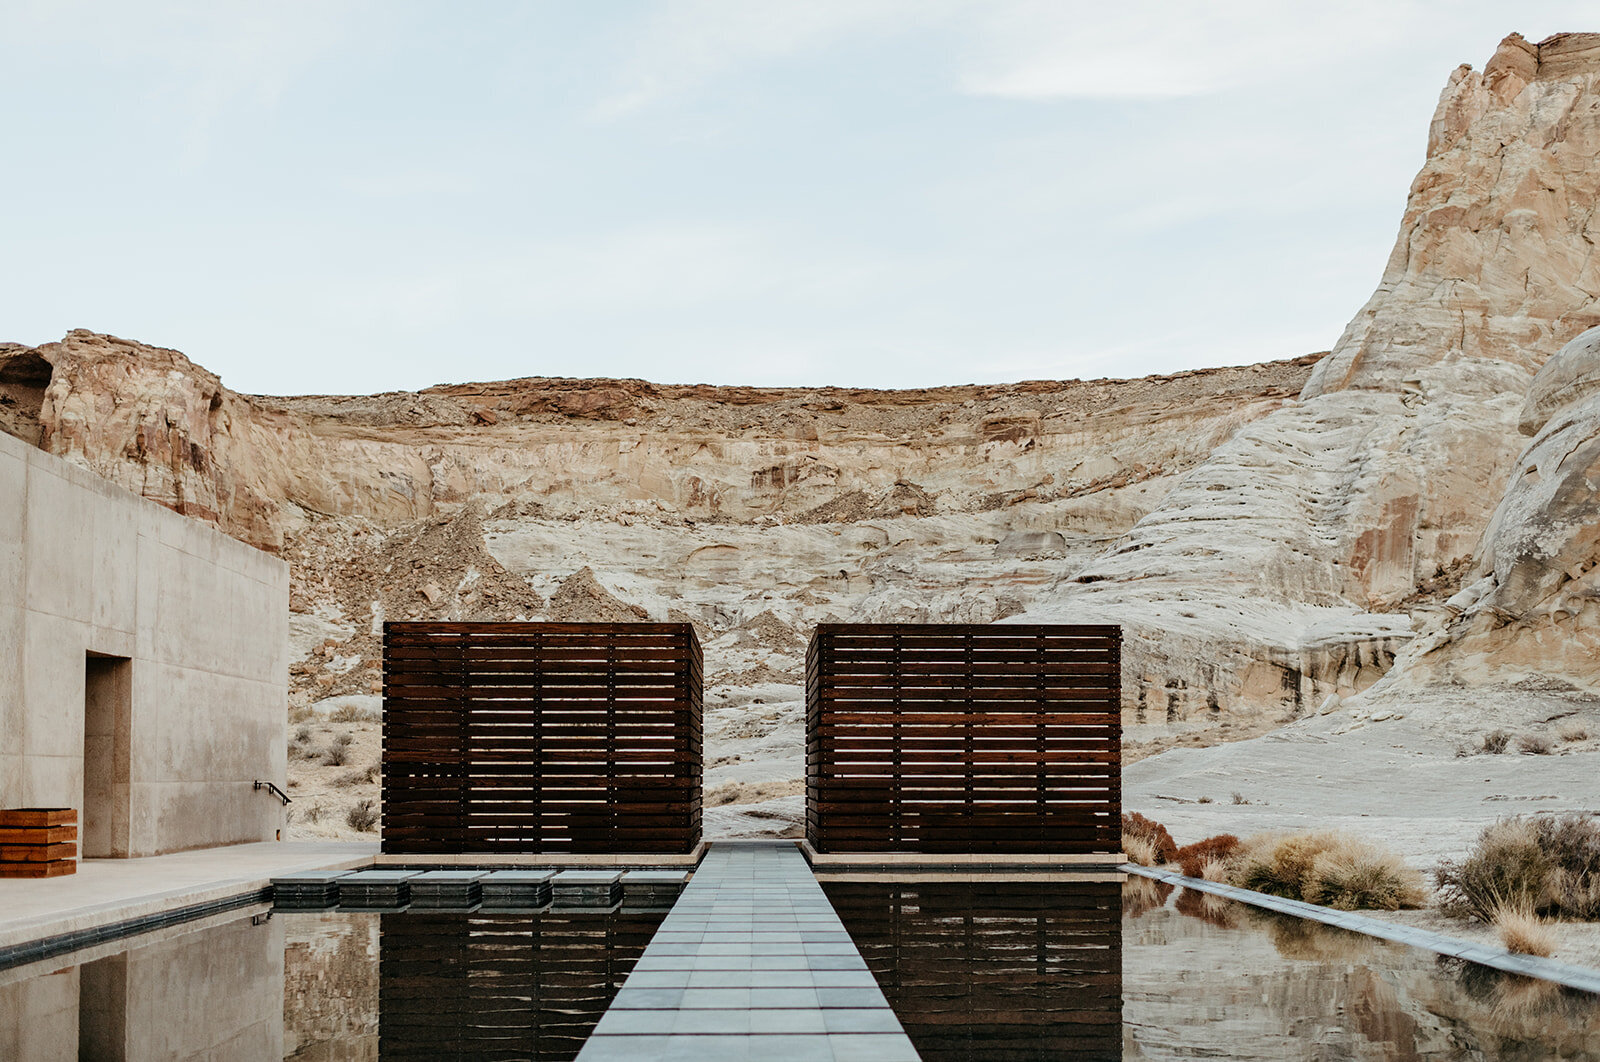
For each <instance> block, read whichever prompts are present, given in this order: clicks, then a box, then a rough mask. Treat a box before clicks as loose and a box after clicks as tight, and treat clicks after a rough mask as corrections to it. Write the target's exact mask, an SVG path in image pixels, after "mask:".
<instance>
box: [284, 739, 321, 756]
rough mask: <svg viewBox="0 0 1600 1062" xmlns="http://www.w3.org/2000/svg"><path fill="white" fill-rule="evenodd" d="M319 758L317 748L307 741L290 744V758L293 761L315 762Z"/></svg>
mask: <svg viewBox="0 0 1600 1062" xmlns="http://www.w3.org/2000/svg"><path fill="white" fill-rule="evenodd" d="M316 757H317V749H316V746H314V745H312V744H311V743H310V742H306V741H298V740H296V741H291V742H289V758H290V759H291V760H313V759H316Z"/></svg>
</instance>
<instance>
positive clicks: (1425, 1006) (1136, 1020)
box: [1122, 907, 1600, 1062]
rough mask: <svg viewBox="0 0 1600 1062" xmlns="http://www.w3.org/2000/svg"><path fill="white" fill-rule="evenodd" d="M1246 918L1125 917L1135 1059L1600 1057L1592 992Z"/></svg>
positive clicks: (1590, 1060)
mask: <svg viewBox="0 0 1600 1062" xmlns="http://www.w3.org/2000/svg"><path fill="white" fill-rule="evenodd" d="M1235 917H1236V919H1237V924H1236V925H1235V926H1233V927H1226V926H1222V925H1219V924H1218V920H1217V919H1216V918H1214V917H1209V916H1202V917H1189V916H1187V915H1185V914H1183V913H1181V912H1180V911H1179V910H1177V909H1175V908H1174V907H1168V908H1164V909H1159V910H1155V911H1150V912H1148V913H1145V914H1143V915H1142V916H1141V917H1139V918H1137V919H1134V918H1129V919H1128V920H1126V921H1125V923H1124V926H1123V994H1124V1002H1123V1017H1124V1025H1123V1055H1122V1057H1123V1058H1127V1059H1180V1058H1228V1059H1235V1060H1239V1062H1268V1060H1270V1062H1300V1060H1302V1059H1306V1058H1326V1059H1335V1058H1337V1059H1374V1060H1377V1059H1383V1060H1394V1062H1403V1060H1415V1062H1447V1060H1454V1059H1463V1058H1473V1059H1480V1058H1481V1059H1529V1060H1532V1059H1550V1058H1562V1059H1571V1060H1574V1062H1595V1060H1600V1003H1597V1002H1596V1000H1595V997H1593V996H1591V995H1588V994H1587V993H1574V994H1572V995H1567V996H1564V995H1563V994H1562V993H1561V992H1560V991H1559V989H1557V991H1556V992H1554V993H1549V992H1544V993H1540V992H1538V991H1527V990H1526V989H1525V988H1523V987H1522V986H1521V985H1519V984H1518V981H1519V980H1520V979H1516V978H1510V977H1508V976H1502V975H1499V974H1495V973H1493V972H1492V971H1486V972H1487V973H1488V976H1487V977H1486V978H1483V983H1482V984H1479V983H1477V981H1475V980H1473V979H1472V978H1468V979H1466V980H1463V979H1461V978H1460V977H1458V976H1457V975H1455V974H1454V973H1452V972H1451V970H1450V969H1448V968H1446V967H1444V966H1442V965H1441V963H1440V962H1439V961H1437V959H1436V957H1435V956H1434V955H1433V954H1432V953H1429V952H1424V951H1419V950H1416V949H1412V948H1405V947H1402V946H1400V945H1397V944H1390V943H1387V942H1384V941H1379V940H1374V939H1373V938H1371V937H1361V936H1357V935H1355V934H1352V933H1348V932H1345V931H1343V930H1338V929H1332V928H1329V927H1323V926H1318V925H1315V924H1308V923H1304V922H1299V921H1298V920H1295V919H1287V918H1283V917H1282V916H1276V915H1267V914H1265V913H1262V912H1255V911H1250V910H1249V909H1245V908H1240V909H1239V910H1238V911H1237V914H1236V916H1235ZM1475 969H1478V970H1481V969H1482V968H1475ZM1552 987H1554V986H1552Z"/></svg>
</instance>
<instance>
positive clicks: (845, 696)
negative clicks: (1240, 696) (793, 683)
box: [806, 624, 1122, 854]
mask: <svg viewBox="0 0 1600 1062" xmlns="http://www.w3.org/2000/svg"><path fill="white" fill-rule="evenodd" d="M1121 647H1122V631H1121V628H1119V627H1114V626H1063V625H1053V624H1052V625H1044V626H1037V625H1035V626H1025V625H1021V624H1017V625H1011V624H998V625H976V624H823V625H822V626H820V627H818V628H817V630H816V633H815V634H813V635H812V638H811V644H810V646H809V648H808V650H807V653H806V838H807V840H808V841H809V842H810V843H811V846H812V848H814V849H815V850H816V851H818V852H929V853H982V852H997V853H998V852H1005V853H1040V854H1075V853H1076V854H1096V853H1112V852H1117V851H1120V849H1121V843H1120V820H1121V811H1122V783H1121V762H1122V719H1121V703H1120V702H1121V683H1122V679H1121V675H1122V671H1121Z"/></svg>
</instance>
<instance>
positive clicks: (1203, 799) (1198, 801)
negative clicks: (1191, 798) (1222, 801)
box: [1195, 796, 1212, 804]
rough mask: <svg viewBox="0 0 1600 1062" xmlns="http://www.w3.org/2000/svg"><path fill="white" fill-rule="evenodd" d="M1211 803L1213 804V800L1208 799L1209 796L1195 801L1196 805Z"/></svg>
mask: <svg viewBox="0 0 1600 1062" xmlns="http://www.w3.org/2000/svg"><path fill="white" fill-rule="evenodd" d="M1211 802H1212V801H1211V798H1210V797H1208V796H1203V797H1199V798H1198V799H1196V800H1195V803H1196V804H1209V803H1211Z"/></svg>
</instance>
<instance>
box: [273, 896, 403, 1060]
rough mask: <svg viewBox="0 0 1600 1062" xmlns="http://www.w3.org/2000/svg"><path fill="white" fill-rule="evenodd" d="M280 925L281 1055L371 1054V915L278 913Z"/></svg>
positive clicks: (374, 961) (374, 962)
mask: <svg viewBox="0 0 1600 1062" xmlns="http://www.w3.org/2000/svg"><path fill="white" fill-rule="evenodd" d="M276 920H277V921H279V922H282V923H283V926H284V930H283V935H284V954H283V1051H284V1054H283V1057H284V1058H285V1059H295V1060H296V1062H356V1060H362V1059H376V1058H377V1057H378V916H377V915H374V914H361V913H357V912H350V911H321V912H310V911H303V912H302V911H297V912H294V913H292V914H288V913H284V912H279V913H278V915H277V918H276Z"/></svg>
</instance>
